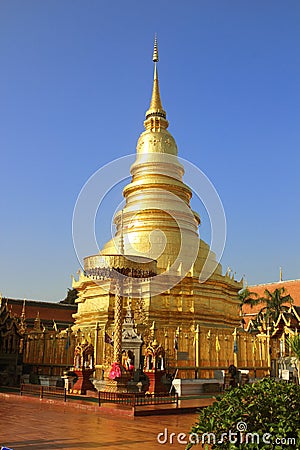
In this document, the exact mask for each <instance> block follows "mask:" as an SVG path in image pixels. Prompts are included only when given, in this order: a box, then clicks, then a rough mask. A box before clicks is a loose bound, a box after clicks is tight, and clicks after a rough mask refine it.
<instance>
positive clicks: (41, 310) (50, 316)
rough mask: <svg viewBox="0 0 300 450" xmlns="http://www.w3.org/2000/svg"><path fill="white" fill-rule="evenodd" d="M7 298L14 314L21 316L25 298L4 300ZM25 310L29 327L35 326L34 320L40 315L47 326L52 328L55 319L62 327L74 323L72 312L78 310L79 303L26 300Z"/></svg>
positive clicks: (14, 315)
mask: <svg viewBox="0 0 300 450" xmlns="http://www.w3.org/2000/svg"><path fill="white" fill-rule="evenodd" d="M6 300H7V304H8V309H9V310H10V311H11V313H12V316H13V317H17V318H20V317H21V315H22V310H23V307H24V300H20V299H13V298H8V299H6V298H3V301H6ZM24 310H25V319H26V325H27V327H28V328H33V326H34V321H35V319H36V318H37V316H38V315H39V318H40V321H41V323H42V324H43V325H44V326H45V327H47V328H52V327H53V321H54V322H55V323H56V325H57V327H58V328H59V329H62V328H66V327H67V326H68V325H71V324H73V323H74V319H73V317H72V314H74V313H76V312H77V305H68V304H61V303H51V302H43V301H38V300H25V307H24Z"/></svg>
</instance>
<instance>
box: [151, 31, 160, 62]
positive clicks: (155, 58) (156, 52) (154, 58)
mask: <svg viewBox="0 0 300 450" xmlns="http://www.w3.org/2000/svg"><path fill="white" fill-rule="evenodd" d="M152 60H153V62H154V63H157V62H158V61H159V59H158V47H157V35H156V33H155V37H154V49H153V57H152Z"/></svg>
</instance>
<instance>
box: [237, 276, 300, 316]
mask: <svg viewBox="0 0 300 450" xmlns="http://www.w3.org/2000/svg"><path fill="white" fill-rule="evenodd" d="M282 287H284V288H285V291H286V292H285V294H284V295H287V294H289V295H290V296H291V297H292V299H293V300H294V303H293V305H295V306H300V280H286V281H277V282H275V283H266V284H256V285H254V286H248V289H249V291H250V292H255V293H256V294H257V295H258V297H263V296H264V293H265V290H266V289H268V291H270V292H274V291H275V289H280V288H282ZM289 305H290V304H289V303H287V306H289ZM262 307H263V304H259V305H255V306H253V307H252V308H251V307H250V306H249V305H244V306H243V313H244V314H246V317H245V320H246V322H247V323H248V321H249V320H250V319H251V318H253V317H255V316H256V314H257V313H258V312H259V311H260V309H261V308H262ZM247 318H248V320H247Z"/></svg>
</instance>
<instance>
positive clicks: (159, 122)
mask: <svg viewBox="0 0 300 450" xmlns="http://www.w3.org/2000/svg"><path fill="white" fill-rule="evenodd" d="M152 60H153V62H154V76H153V87H152V96H151V102H150V107H149V109H148V111H147V112H146V120H145V122H144V125H145V128H146V129H147V130H148V129H152V130H158V129H161V128H164V129H166V128H168V125H169V124H168V121H167V120H166V117H167V115H166V111H164V109H163V107H162V103H161V98H160V92H159V82H158V72H157V63H158V61H159V58H158V45H157V37H156V36H155V39H154V49H153V57H152Z"/></svg>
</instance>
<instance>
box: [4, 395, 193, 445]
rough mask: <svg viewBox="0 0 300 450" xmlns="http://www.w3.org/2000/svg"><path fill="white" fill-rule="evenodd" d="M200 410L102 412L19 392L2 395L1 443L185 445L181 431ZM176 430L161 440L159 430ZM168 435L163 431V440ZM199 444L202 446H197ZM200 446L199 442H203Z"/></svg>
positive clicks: (186, 430)
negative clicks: (179, 438)
mask: <svg viewBox="0 0 300 450" xmlns="http://www.w3.org/2000/svg"><path fill="white" fill-rule="evenodd" d="M196 417H197V416H196V415H195V414H182V415H168V416H152V417H136V418H134V419H133V418H132V419H131V418H127V417H124V418H123V417H122V418H121V417H115V416H114V417H112V416H107V417H103V416H101V415H99V414H97V413H94V412H91V411H88V410H85V409H83V410H80V409H78V408H74V409H71V408H70V407H68V408H67V407H65V405H64V404H63V403H62V404H61V406H60V405H56V404H49V403H44V402H39V401H32V400H30V399H26V398H19V397H17V398H16V397H15V398H14V396H10V397H6V396H1V398H0V426H1V428H0V448H1V445H2V446H7V447H9V448H12V449H13V450H25V449H26V450H28V449H32V450H46V449H53V450H54V449H68V450H78V449H84V450H85V449H108V450H114V449H119V450H134V449H144V450H148V449H149V450H151V449H159V448H160V449H164V448H166V449H167V448H169V449H175V448H177V449H178V448H181V449H184V448H185V445H183V444H179V443H178V442H177V435H178V433H188V432H189V430H190V427H191V425H192V424H193V423H194V421H195V419H196ZM165 428H167V429H168V433H169V435H170V433H176V436H175V437H174V439H173V444H170V436H169V437H168V443H166V444H159V443H158V442H157V434H158V433H160V432H163V431H164V429H165ZM163 439H164V436H161V440H162V441H163ZM197 447H198V446H197ZM198 448H199V447H198Z"/></svg>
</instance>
